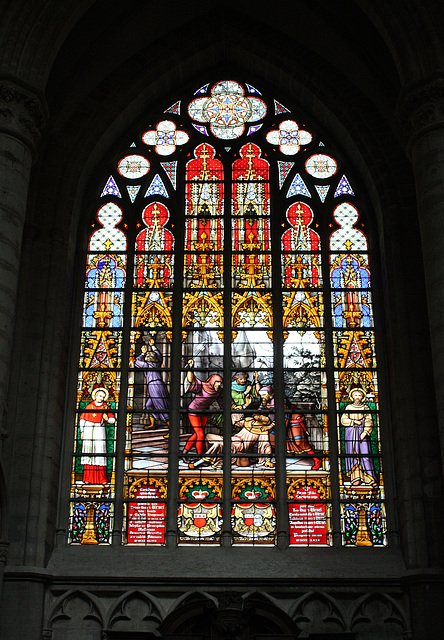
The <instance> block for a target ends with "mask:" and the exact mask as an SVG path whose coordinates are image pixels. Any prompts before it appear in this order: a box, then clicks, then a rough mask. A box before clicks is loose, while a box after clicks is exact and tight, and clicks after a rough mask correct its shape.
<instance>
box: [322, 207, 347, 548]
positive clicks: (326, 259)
mask: <svg viewBox="0 0 444 640" xmlns="http://www.w3.org/2000/svg"><path fill="white" fill-rule="evenodd" d="M320 212H321V214H320V216H319V222H320V229H321V233H320V235H321V270H322V282H323V288H322V291H323V294H322V295H323V296H324V331H325V356H326V358H325V360H326V367H327V370H326V374H327V420H328V459H329V462H330V491H331V528H332V543H333V546H335V547H336V546H338V547H339V546H341V545H342V535H341V513H340V509H341V505H340V491H339V464H340V460H339V441H338V417H337V410H336V393H335V379H334V372H335V369H334V349H333V319H332V299H333V291H332V288H331V282H330V246H329V237H330V232H331V229H330V227H329V224H330V221H331V212H330V210H329V209H328V208H327V207H326V206H325V205H323V206H322V208H321V209H320Z"/></svg>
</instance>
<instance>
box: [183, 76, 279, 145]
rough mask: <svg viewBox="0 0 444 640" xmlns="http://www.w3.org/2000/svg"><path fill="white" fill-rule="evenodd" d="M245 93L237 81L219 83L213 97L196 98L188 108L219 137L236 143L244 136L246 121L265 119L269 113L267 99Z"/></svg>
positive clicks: (198, 120)
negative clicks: (236, 139)
mask: <svg viewBox="0 0 444 640" xmlns="http://www.w3.org/2000/svg"><path fill="white" fill-rule="evenodd" d="M244 94H245V92H244V89H243V87H242V86H241V85H240V84H238V83H237V82H233V81H232V80H224V81H223V82H218V83H217V84H215V85H214V87H213V88H212V90H211V96H210V97H206V98H196V99H195V100H193V101H192V102H191V103H190V104H189V105H188V114H189V116H190V117H191V118H192V119H193V120H196V121H197V122H207V123H209V125H210V130H211V133H212V134H213V135H214V136H216V138H220V139H222V140H233V139H235V138H238V137H239V136H241V135H242V134H243V132H244V130H245V123H246V122H256V121H257V120H261V119H262V118H263V117H264V116H265V114H266V113H267V107H266V104H265V102H264V101H263V100H261V99H260V98H252V97H250V96H245V95H244Z"/></svg>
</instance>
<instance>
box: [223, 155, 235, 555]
mask: <svg viewBox="0 0 444 640" xmlns="http://www.w3.org/2000/svg"><path fill="white" fill-rule="evenodd" d="M231 173H232V165H231V163H229V162H226V163H225V167H224V216H223V219H224V230H223V237H224V240H225V241H224V247H223V248H224V252H223V265H224V271H223V287H224V289H223V292H222V295H223V309H224V329H223V334H224V369H223V381H224V386H223V425H224V430H223V439H224V442H223V485H222V514H223V530H222V535H221V544H222V546H223V547H229V546H230V545H231V542H232V532H231V496H232V488H231V430H232V425H231V376H232V371H231V348H232V343H231V340H232V322H233V310H232V281H231V269H232V266H231V263H232V255H233V252H232V237H231V229H232V223H233V211H232V207H233V203H232V177H231Z"/></svg>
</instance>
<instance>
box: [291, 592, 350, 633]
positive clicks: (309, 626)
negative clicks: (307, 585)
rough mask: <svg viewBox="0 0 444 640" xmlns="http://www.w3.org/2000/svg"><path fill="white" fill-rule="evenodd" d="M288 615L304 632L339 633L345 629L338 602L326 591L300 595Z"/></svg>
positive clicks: (342, 614) (343, 616)
mask: <svg viewBox="0 0 444 640" xmlns="http://www.w3.org/2000/svg"><path fill="white" fill-rule="evenodd" d="M289 615H290V616H291V617H292V618H293V620H294V621H295V622H296V623H297V624H298V625H299V626H300V627H301V629H303V630H304V631H305V632H310V633H322V632H326V633H328V632H330V633H334V632H336V633H340V632H343V631H347V624H346V618H345V615H344V612H343V611H342V610H341V607H340V605H339V602H338V601H337V600H336V599H335V598H333V597H332V596H331V595H329V594H328V593H323V592H319V591H310V592H309V593H306V594H304V595H303V596H302V597H300V598H299V599H298V600H297V601H296V603H295V604H294V606H293V607H292V608H291V610H290V612H289Z"/></svg>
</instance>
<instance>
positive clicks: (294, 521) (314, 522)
mask: <svg viewBox="0 0 444 640" xmlns="http://www.w3.org/2000/svg"><path fill="white" fill-rule="evenodd" d="M293 499H294V500H304V501H307V502H310V504H304V503H303V502H298V503H290V504H289V505H288V517H289V523H290V544H295V545H296V544H297V545H304V546H306V545H310V546H311V545H325V544H327V543H328V540H327V533H328V531H327V514H326V505H325V504H322V503H319V502H318V503H315V502H314V501H316V500H319V493H318V491H317V490H316V489H315V488H314V487H310V486H308V485H306V486H303V487H300V489H298V490H297V491H296V492H295V493H294V494H293Z"/></svg>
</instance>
